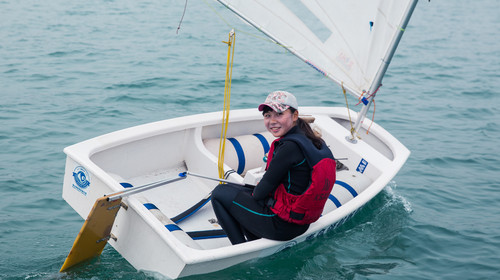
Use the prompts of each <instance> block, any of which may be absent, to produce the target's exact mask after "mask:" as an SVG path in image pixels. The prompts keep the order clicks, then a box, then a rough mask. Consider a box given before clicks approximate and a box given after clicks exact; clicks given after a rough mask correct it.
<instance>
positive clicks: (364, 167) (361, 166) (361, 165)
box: [356, 158, 368, 174]
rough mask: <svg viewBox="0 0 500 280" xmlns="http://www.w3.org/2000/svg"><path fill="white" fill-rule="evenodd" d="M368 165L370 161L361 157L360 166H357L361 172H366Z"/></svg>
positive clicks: (357, 169)
mask: <svg viewBox="0 0 500 280" xmlns="http://www.w3.org/2000/svg"><path fill="white" fill-rule="evenodd" d="M367 165H368V161H366V160H365V159H364V158H362V159H361V161H360V162H359V164H358V168H356V171H358V172H359V173H361V174H363V172H365V169H366V166H367Z"/></svg>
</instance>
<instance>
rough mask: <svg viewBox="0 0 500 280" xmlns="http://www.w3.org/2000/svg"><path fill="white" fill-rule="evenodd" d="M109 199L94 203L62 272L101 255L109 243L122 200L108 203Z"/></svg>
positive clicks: (104, 198)
mask: <svg viewBox="0 0 500 280" xmlns="http://www.w3.org/2000/svg"><path fill="white" fill-rule="evenodd" d="M107 198H108V197H106V196H105V197H101V198H99V199H97V200H96V201H95V203H94V207H93V208H92V210H91V211H90V213H89V216H88V217H87V220H85V223H84V224H83V226H82V229H81V230H80V233H78V236H77V237H76V239H75V242H74V243H73V247H72V248H71V251H70V252H69V254H68V257H66V260H65V261H64V264H63V266H62V267H61V270H60V271H61V272H62V271H65V270H67V269H68V268H70V267H72V266H75V265H77V264H79V263H81V262H84V261H86V260H90V259H92V258H94V257H96V256H98V255H100V254H101V252H102V250H103V249H104V246H106V243H108V239H109V237H110V234H111V228H112V227H113V223H114V222H115V218H116V214H117V213H118V210H120V203H121V201H122V200H121V198H120V199H117V200H114V201H108V200H107Z"/></svg>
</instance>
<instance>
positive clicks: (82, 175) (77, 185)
mask: <svg viewBox="0 0 500 280" xmlns="http://www.w3.org/2000/svg"><path fill="white" fill-rule="evenodd" d="M73 180H74V184H73V188H74V189H75V190H77V191H79V192H80V193H81V194H83V195H85V196H86V195H87V192H88V187H89V186H90V175H89V173H88V172H87V170H86V169H85V168H84V167H82V166H77V167H76V168H75V170H73Z"/></svg>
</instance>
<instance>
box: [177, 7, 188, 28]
mask: <svg viewBox="0 0 500 280" xmlns="http://www.w3.org/2000/svg"><path fill="white" fill-rule="evenodd" d="M187 5H188V0H186V3H185V4H184V11H183V12H182V17H181V20H180V21H179V25H178V26H177V30H176V31H175V34H179V29H181V24H182V21H183V20H184V15H185V14H186V9H187Z"/></svg>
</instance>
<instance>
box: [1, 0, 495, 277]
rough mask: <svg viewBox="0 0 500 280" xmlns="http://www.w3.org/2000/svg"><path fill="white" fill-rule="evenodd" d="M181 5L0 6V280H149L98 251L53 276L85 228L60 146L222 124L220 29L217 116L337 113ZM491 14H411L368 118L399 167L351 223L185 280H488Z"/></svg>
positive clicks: (244, 29) (223, 15) (337, 99)
mask: <svg viewBox="0 0 500 280" xmlns="http://www.w3.org/2000/svg"><path fill="white" fill-rule="evenodd" d="M186 2H187V1H180V0H178V1H154V0H150V1H146V0H144V1H130V0H120V1H95V0H94V1H92V0H91V1H62V0H53V1H34V0H26V1H9V0H2V1H0V127H1V129H0V278H1V279H153V278H155V277H157V276H155V275H151V274H148V273H145V272H142V271H136V270H135V269H134V268H133V267H132V266H131V265H130V264H128V262H127V261H126V260H125V259H123V258H122V257H121V256H120V255H119V254H118V253H117V252H116V251H115V250H114V249H113V248H112V247H111V246H107V247H106V248H105V249H104V252H103V254H102V256H101V257H99V258H97V259H95V260H93V261H92V262H90V263H89V264H87V265H85V266H81V267H78V268H75V269H72V270H71V271H70V272H67V273H59V272H58V270H59V268H60V267H61V265H62V263H63V261H64V259H65V257H66V256H67V254H68V252H69V249H70V247H71V245H72V243H73V240H74V238H75V237H76V234H77V233H78V231H79V229H80V227H81V226H82V223H83V221H82V219H81V218H80V217H79V216H78V215H77V214H76V213H75V212H74V211H73V210H72V209H71V207H69V206H68V205H67V204H66V203H65V202H64V201H63V199H62V198H61V189H62V180H63V173H64V165H65V155H64V153H63V151H62V150H63V148H64V147H66V146H69V145H71V144H74V143H77V142H80V141H83V140H86V139H89V138H92V137H95V136H98V135H102V134H104V133H108V132H112V131H115V130H119V129H122V128H126V127H130V126H134V125H139V124H144V123H148V122H152V121H158V120H163V119H167V118H172V117H177V116H184V115H190V114H193V113H203V112H210V111H219V110H222V106H223V93H224V78H225V77H224V75H225V71H226V70H225V67H226V55H227V45H225V44H224V43H222V41H225V40H227V37H228V33H229V31H230V30H231V29H232V28H235V30H236V52H235V58H234V66H233V83H232V96H231V98H232V99H231V108H232V109H237V108H249V107H255V106H256V105H257V104H259V103H260V102H261V101H262V100H263V99H264V98H265V96H266V95H267V93H268V92H270V91H273V90H278V89H283V90H288V91H291V92H293V93H295V94H296V96H297V98H298V100H299V103H300V104H301V105H319V106H345V101H344V97H343V95H342V92H341V90H340V88H339V87H338V86H336V85H334V84H333V83H332V82H331V81H330V80H328V79H326V78H324V77H323V76H322V75H321V74H319V73H318V72H316V71H314V70H313V69H312V68H311V67H309V66H307V65H305V64H304V63H302V62H301V61H299V60H298V59H297V58H296V57H294V56H293V55H291V54H290V53H288V52H287V51H285V50H284V49H283V48H281V47H279V46H277V45H275V44H273V43H271V42H269V41H267V40H265V39H264V38H263V36H262V35H261V34H259V33H258V32H256V31H254V30H253V29H252V28H251V27H249V26H247V25H246V24H244V23H242V22H241V21H239V20H236V19H235V18H234V16H233V15H232V14H231V13H230V12H228V11H226V10H225V9H224V8H223V7H221V6H220V5H218V4H217V3H215V2H212V1H208V0H207V1H189V2H187V9H186V11H185V14H184V7H185V4H186ZM498 10H499V4H498V1H496V0H478V1H466V0H455V1H431V2H428V1H420V3H419V4H418V5H417V8H416V10H415V12H414V16H413V18H412V19H411V21H410V24H409V25H408V27H407V28H406V31H405V35H404V36H403V40H402V42H401V44H400V47H399V49H398V51H397V53H396V55H395V57H394V59H393V62H392V64H391V66H390V67H389V70H388V72H387V75H386V77H385V79H384V81H383V86H382V88H381V90H380V92H379V94H378V95H377V98H376V103H375V105H376V106H375V121H376V122H377V123H378V124H380V125H382V126H383V127H384V128H386V129H387V130H388V131H389V132H391V133H392V134H393V135H394V136H396V137H397V138H398V139H399V140H400V141H401V142H402V143H403V144H405V145H406V146H407V147H408V148H409V149H410V150H411V151H412V154H411V156H410V158H409V160H408V162H407V163H406V165H405V166H404V167H403V168H402V170H401V171H400V172H399V174H398V175H397V176H396V177H395V178H394V181H392V182H391V183H390V184H389V185H388V186H387V187H386V188H385V189H384V191H383V192H381V193H380V194H379V195H378V196H376V197H375V198H374V199H373V200H372V201H370V202H369V203H368V204H367V205H366V206H365V207H364V208H363V209H362V210H361V211H359V212H358V213H357V214H356V215H355V216H354V217H353V219H352V220H350V221H349V222H348V223H346V224H345V225H343V226H342V227H340V228H337V229H336V230H334V231H331V232H328V233H327V234H326V235H324V236H321V237H318V238H316V239H314V240H312V241H308V242H305V243H302V244H299V245H297V246H295V247H293V248H291V249H289V250H286V251H283V252H281V253H279V254H276V255H273V256H271V257H267V258H262V259H258V260H253V261H249V262H246V263H243V264H240V265H237V266H234V267H231V268H228V269H226V270H223V271H219V272H215V273H211V274H209V275H203V276H193V277H190V278H188V279H496V278H497V277H498V276H499V275H500V253H499V252H500V218H499V217H500V179H499V178H500V167H499V166H500V160H499V156H500V148H499V143H498V141H499V140H498V139H499V138H500V126H499V121H500V110H499V109H498V106H499V104H500V97H499V94H500V92H499V91H500V90H499V88H500V47H499V44H498V39H499V38H500V31H499V30H500V20H499V17H498ZM183 14H184V16H183ZM181 19H182V22H181ZM355 103H356V100H353V99H350V106H351V107H352V108H353V109H354V110H359V108H357V107H355V106H354V104H355ZM369 117H370V118H371V117H372V112H370V114H369Z"/></svg>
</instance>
